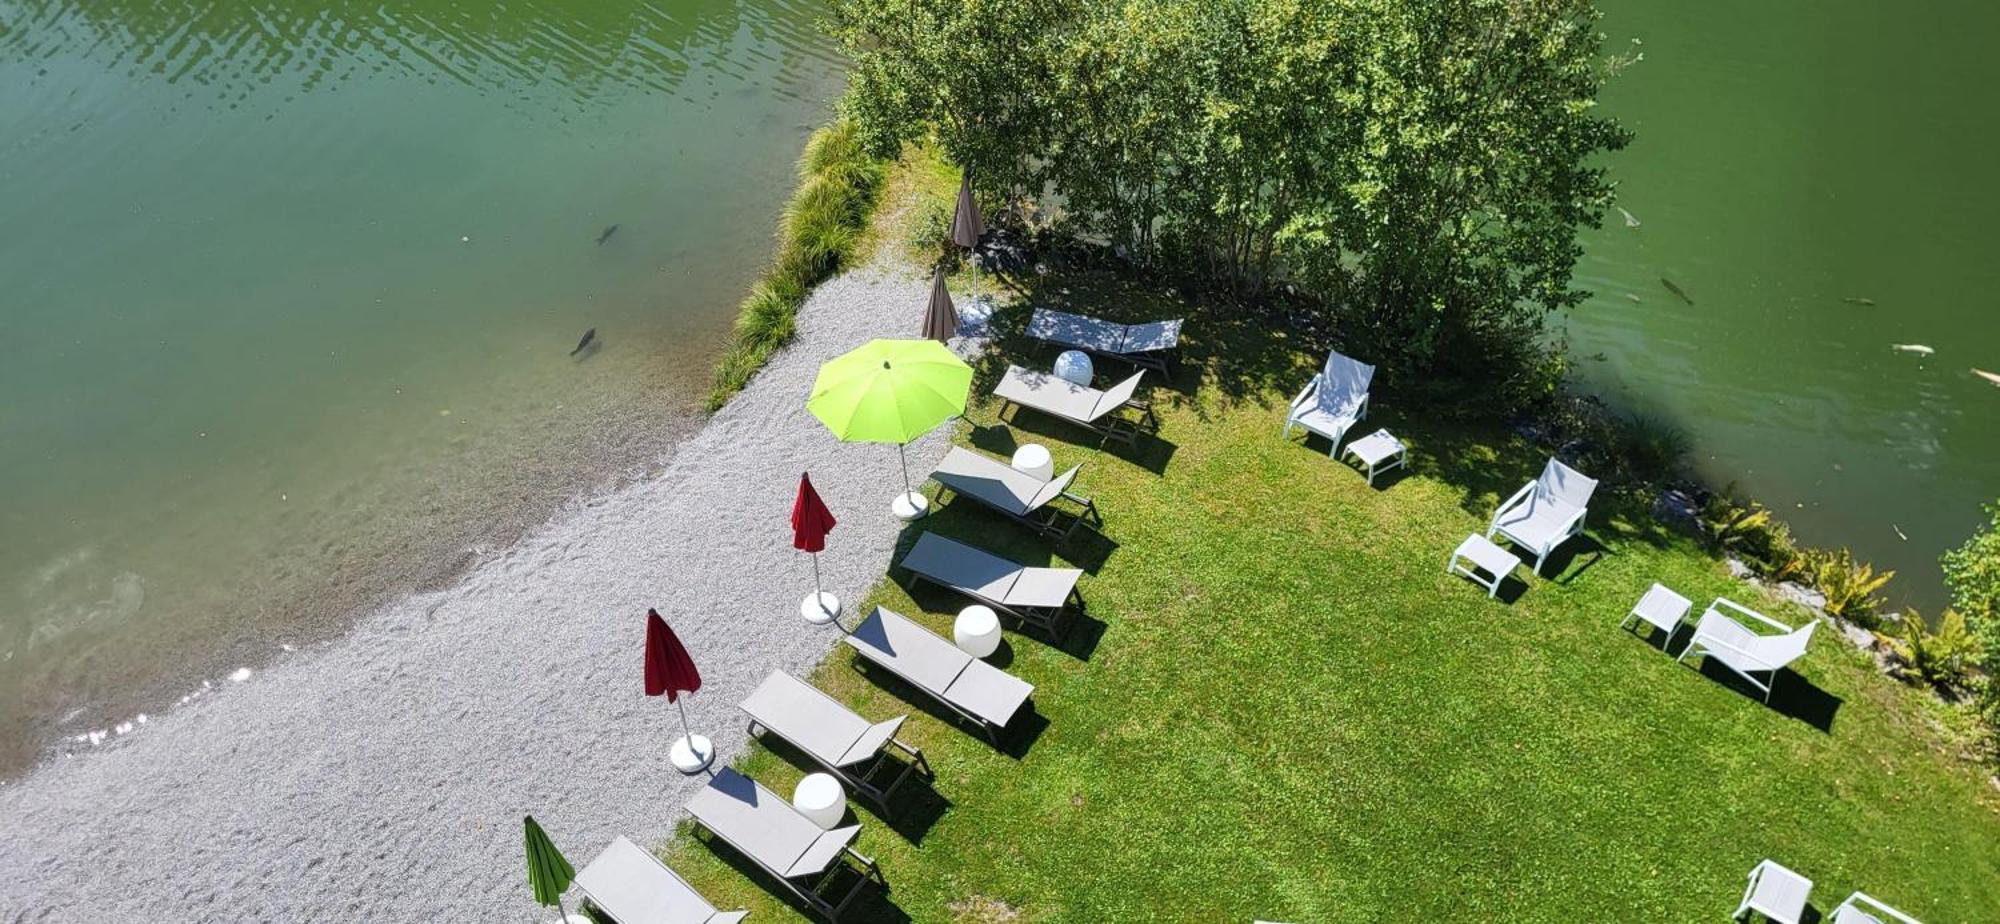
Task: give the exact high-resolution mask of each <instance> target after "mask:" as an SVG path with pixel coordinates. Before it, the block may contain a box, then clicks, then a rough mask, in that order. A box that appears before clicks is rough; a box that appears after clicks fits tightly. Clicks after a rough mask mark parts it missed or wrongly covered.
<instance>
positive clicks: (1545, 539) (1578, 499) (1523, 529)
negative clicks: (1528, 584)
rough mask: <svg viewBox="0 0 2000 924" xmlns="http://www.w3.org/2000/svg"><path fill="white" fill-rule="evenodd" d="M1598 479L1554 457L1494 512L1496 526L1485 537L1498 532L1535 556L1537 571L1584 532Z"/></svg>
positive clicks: (1490, 536)
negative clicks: (1559, 549)
mask: <svg viewBox="0 0 2000 924" xmlns="http://www.w3.org/2000/svg"><path fill="white" fill-rule="evenodd" d="M1596 490H1597V481H1596V480H1595V479H1592V478H1589V477H1586V476H1584V475H1583V474H1582V473H1580V472H1578V471H1577V470H1576V469H1573V468H1570V467H1569V466H1567V465H1564V464H1562V463H1561V462H1558V461H1556V460H1554V459H1550V460H1549V464H1547V465H1544V466H1542V474H1541V477H1539V478H1536V479H1535V480H1534V481H1531V482H1529V483H1528V484H1526V485H1524V486H1522V488H1521V490H1519V491H1515V492H1514V496H1513V497H1510V498H1508V499H1507V502H1506V503H1504V504H1501V505H1500V509H1499V510H1496V511H1494V512H1493V525H1491V526H1489V527H1487V529H1486V537H1487V538H1489V539H1490V538H1492V537H1493V535H1494V534H1495V533H1498V534H1500V535H1501V536H1503V537H1505V538H1506V539H1507V540H1508V541H1509V542H1512V543H1514V544H1515V545H1518V546H1520V547H1521V549H1522V550H1523V551H1525V552H1528V553H1530V554H1532V555H1534V556H1535V573H1536V574H1541V573H1542V563H1543V562H1545V561H1548V560H1549V553H1550V552H1553V551H1555V549H1556V546H1559V545H1562V544H1563V543H1564V542H1566V541H1568V540H1569V539H1570V538H1571V537H1573V536H1575V535H1577V534H1578V533H1581V532H1583V518H1584V515H1585V514H1586V513H1588V512H1589V509H1590V495H1591V494H1592V493H1593V492H1595V491H1596Z"/></svg>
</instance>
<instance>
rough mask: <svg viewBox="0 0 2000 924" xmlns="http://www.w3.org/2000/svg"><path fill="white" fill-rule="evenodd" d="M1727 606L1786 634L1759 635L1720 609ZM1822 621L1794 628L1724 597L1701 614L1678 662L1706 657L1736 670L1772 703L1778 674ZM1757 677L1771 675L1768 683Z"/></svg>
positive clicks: (1798, 655) (1801, 653)
mask: <svg viewBox="0 0 2000 924" xmlns="http://www.w3.org/2000/svg"><path fill="white" fill-rule="evenodd" d="M1721 607H1728V608H1729V609H1731V610H1734V611H1736V612H1738V613H1741V614H1743V615H1745V616H1748V617H1750V618H1751V619H1754V620H1756V621H1758V622H1761V623H1763V624H1764V625H1766V626H1770V627H1771V628H1773V629H1777V630H1778V631H1780V632H1782V633H1784V634H1783V635H1759V634H1757V633H1756V632H1755V631H1753V630H1751V629H1750V628H1749V627H1748V626H1745V625H1744V624H1743V623H1741V622H1738V621H1737V620H1735V619H1734V618H1731V617H1730V616H1729V615H1728V614H1726V613H1724V612H1723V611H1722V610H1721V609H1720V608H1721ZM1818 625H1819V620H1816V619H1815V620H1813V621H1811V622H1808V623H1806V624H1805V625H1804V626H1802V627H1800V628H1797V629H1794V628H1792V627H1791V626H1788V625H1785V624H1784V623H1782V622H1779V621H1777V620H1775V619H1772V618H1771V617H1769V616H1766V615H1764V614H1762V613H1759V612H1757V611H1756V610H1753V609H1750V608H1749V607H1746V606H1743V605H1741V604H1737V603H1732V602H1730V601H1728V600H1724V599H1722V598H1721V597H1717V598H1715V602H1714V603H1711V604H1709V605H1708V610H1707V611H1706V612H1704V613H1702V614H1701V621H1700V622H1697V623H1695V626H1694V637H1693V638H1691V639H1688V644H1687V647H1686V648H1683V649H1681V656H1680V657H1678V658H1675V659H1674V660H1676V661H1685V660H1687V658H1688V656H1689V655H1695V654H1699V655H1707V656H1708V657H1709V658H1710V659H1711V660H1713V661H1716V662H1717V663H1719V664H1721V665H1722V666H1723V667H1726V668H1729V669H1730V670H1732V671H1735V672H1736V673H1737V674H1738V675H1739V676H1741V677H1742V678H1743V679H1744V680H1746V681H1749V683H1750V685H1751V686H1753V687H1756V688H1757V689H1759V690H1762V691H1764V701H1765V702H1767V703H1768V702H1770V701H1771V688H1772V687H1773V686H1776V685H1777V682H1778V671H1780V670H1783V669H1784V668H1785V667H1786V666H1788V665H1790V664H1791V663H1792V662H1793V661H1797V660H1798V659H1799V658H1801V657H1803V656H1804V655H1805V653H1806V643H1807V642H1810V641H1812V634H1813V629H1814V628H1816V627H1817V626H1818ZM1756 674H1769V675H1771V679H1770V680H1769V681H1762V680H1758V679H1757V678H1756V676H1754V675H1756Z"/></svg>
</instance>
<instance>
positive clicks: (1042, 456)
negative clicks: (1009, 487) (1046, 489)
mask: <svg viewBox="0 0 2000 924" xmlns="http://www.w3.org/2000/svg"><path fill="white" fill-rule="evenodd" d="M1008 464H1010V465H1012V466H1014V470H1015V471H1017V472H1021V473H1024V474H1028V475H1033V476H1035V477H1036V478H1039V479H1041V480H1043V481H1047V480H1049V479H1050V478H1054V477H1055V474H1056V461H1055V459H1053V458H1050V457H1049V447H1047V446H1043V445H1042V444H1040V443H1028V444H1026V445H1024V446H1022V447H1021V448H1019V449H1016V450H1014V460H1013V461H1012V462H1010V463H1008Z"/></svg>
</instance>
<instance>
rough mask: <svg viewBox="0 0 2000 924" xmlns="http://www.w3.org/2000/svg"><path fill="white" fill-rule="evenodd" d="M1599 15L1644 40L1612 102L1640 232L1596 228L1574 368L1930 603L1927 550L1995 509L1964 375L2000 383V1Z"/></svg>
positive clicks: (1935, 582) (1995, 440)
mask: <svg viewBox="0 0 2000 924" xmlns="http://www.w3.org/2000/svg"><path fill="white" fill-rule="evenodd" d="M1603 5H1604V7H1605V8H1606V11H1607V14H1606V17H1605V20H1604V27H1605V31H1606V32H1607V34H1608V35H1609V36H1610V41H1609V42H1608V43H1607V45H1608V47H1610V48H1612V49H1613V50H1620V51H1627V52H1629V51H1643V52H1644V54H1645V60H1644V61H1643V62H1640V63H1638V64H1636V65H1634V66H1632V67H1630V68H1629V69H1627V70H1626V71H1625V72H1624V74H1623V76H1621V77H1620V78H1618V79H1617V80H1615V81H1614V82H1613V85H1612V86H1611V88H1610V90H1609V92H1607V93H1606V94H1605V98H1604V102H1605V105H1606V107H1607V109H1608V110H1609V111H1610V112H1611V113H1612V114H1613V115H1615V116H1617V117H1618V118H1619V119H1621V120H1622V121H1624V122H1625V124H1626V125H1627V126H1629V127H1631V128H1632V129H1633V130H1635V131H1636V132H1637V140H1636V141H1635V143H1634V144H1633V145H1632V146H1631V147H1630V148H1629V149H1627V150H1625V151H1623V152H1620V153H1618V154H1616V155H1614V156H1613V157H1612V158H1611V160H1610V163H1611V165H1612V168H1613V172H1614V175H1615V176H1616V177H1617V178H1618V179H1619V180H1620V182H1621V195H1620V203H1619V204H1620V205H1621V206H1623V208H1624V209H1626V210H1627V211H1629V212H1630V213H1631V215H1632V216H1633V218H1634V219H1636V220H1637V221H1638V222H1639V226H1638V227H1636V228H1634V227H1628V225H1627V221H1626V219H1625V218H1624V216H1623V215H1621V214H1620V213H1619V212H1618V211H1616V210H1614V211H1613V212H1612V213H1611V214H1610V215H1609V216H1608V217H1607V220H1606V222H1605V227H1604V228H1603V229H1602V230H1601V231H1598V232H1596V233H1592V234H1588V235H1586V237H1585V241H1584V243H1585V246H1586V249H1587V256H1586V258H1585V260H1584V262H1583V264H1582V265H1581V267H1580V268H1579V276H1580V281H1581V283H1582V284H1583V285H1584V287H1586V288H1589V289H1592V290H1594V291H1595V292H1596V293H1597V296H1596V298H1594V299H1593V300H1592V301H1591V302H1590V303H1589V304H1588V305H1587V306H1585V307H1583V308H1580V309H1578V310H1577V311H1576V312H1575V313H1574V316H1573V317H1572V318H1570V319H1569V321H1568V324H1567V329H1568V333H1569V338H1570V343H1571V346H1572V348H1573V351H1574V354H1575V355H1576V356H1577V357H1578V358H1579V360H1580V362H1579V365H1580V367H1581V368H1580V371H1581V373H1582V375H1583V377H1584V379H1585V380H1586V381H1587V382H1588V383H1589V384H1590V385H1591V386H1593V387H1594V388H1597V389H1599V390H1601V391H1602V392H1603V393H1605V394H1606V395H1607V396H1609V397H1610V398H1612V399H1613V400H1614V402H1615V403H1617V404H1619V405H1622V406H1625V407H1628V408H1636V409H1640V410H1644V411H1647V412H1650V413H1654V414H1658V415H1661V416H1664V417H1667V418H1669V419H1671V420H1673V421H1674V422H1676V423H1678V424H1680V425H1681V426H1682V427H1684V428H1685V429H1686V430H1687V431H1688V432H1689V433H1690V435H1691V436H1692V437H1693V440H1694V444H1695V447H1696V456H1697V461H1698V463H1699V465H1700V468H1701V469H1702V472H1703V474H1704V475H1706V476H1707V477H1708V478H1709V479H1711V480H1713V481H1715V482H1716V483H1717V484H1722V483H1726V482H1728V481H1731V480H1735V481H1738V482H1740V484H1741V486H1742V488H1743V489H1744V490H1745V491H1746V492H1748V493H1749V494H1751V495H1752V496H1755V497H1758V498H1760V499H1763V500H1764V501H1766V502H1767V503H1769V504H1770V505H1771V506H1772V507H1773V508H1775V509H1776V510H1777V511H1778V513H1779V514H1780V515H1781V516H1783V517H1784V518H1785V519H1787V520H1788V521H1789V522H1791V524H1792V525H1793V527H1794V528H1795V532H1796V533H1797V534H1798V535H1799V537H1800V538H1801V539H1803V540H1804V541H1806V542H1808V543H1812V544H1819V545H1850V546H1852V547H1853V548H1854V550H1855V552H1856V553H1857V554H1858V555H1860V556H1861V557H1863V558H1866V559H1869V560H1872V561H1874V562H1875V563H1877V564H1878V565H1881V566H1884V567H1890V568H1894V569H1896V570H1897V571H1898V573H1899V574H1898V577H1897V578H1896V579H1895V581H1894V582H1892V583H1891V584H1890V586H1889V588H1888V595H1889V596H1890V597H1891V599H1892V601H1894V602H1898V603H1904V602H1907V603H1914V604H1916V605H1917V606H1919V607H1921V608H1922V609H1923V610H1924V611H1925V612H1926V613H1932V614H1934V613H1935V612H1936V611H1937V609H1938V607H1939V606H1940V605H1941V604H1942V602H1943V598H1944V593H1943V590H1942V583H1941V582H1942V577H1941V574H1940V573H1939V570H1938V567H1937V557H1938V553H1939V552H1940V551H1942V550H1944V549H1946V548H1950V547H1953V546H1956V545H1958V544H1959V543H1961V542H1963V541H1964V540H1965V538H1966V536H1968V535H1969V534H1970V533H1971V532H1972V530H1973V529H1974V528H1975V527H1976V526H1977V525H1978V524H1979V523H1980V522H1982V521H1983V520H1984V516H1983V515H1982V513H1981V512H1980V509H1979V508H1980V504H1981V503H1984V502H1989V501H1992V500H1994V499H1995V498H1996V497H2000V461H1996V459H2000V387H1995V386H1994V385H1992V384H1990V383H1988V382H1985V381H1983V380H1981V379H1980V378H1978V377H1977V376H1975V375H1974V374H1973V372H1972V370H1973V369H1974V368H1980V369H1986V370H1991V371H1995V372H2000V260H1996V259H1994V254H1995V252H1996V251H2000V224H1996V222H1995V221H1994V215H1995V214H2000V175H1996V174H1995V172H1994V171H1993V167H1992V158H1993V154H1992V152H1993V150H1994V149H1995V146H1996V141H2000V123H1996V122H1995V120H1994V119H1993V105H1992V99H1993V90H1992V87H1993V86H1995V85H1996V84H1997V83H2000V59H1996V58H1994V57H1993V56H1992V55H1991V54H1990V53H1989V49H1988V48H1987V47H1986V46H1987V45H1988V44H1989V41H1988V40H1989V38H1990V37H1991V36H1993V35H1995V34H2000V8H1995V7H1993V6H1991V5H1984V4H1975V3H1971V2H1967V0H1953V2H1949V3H1942V4H1929V5H1926V6H1925V7H1924V8H1922V9H1921V10H1919V9H1915V8H1906V7H1902V6H1897V5H1884V4H1873V3H1865V2H1860V0H1837V2H1821V3H1807V2H1804V0H1780V2H1770V3H1754V4H1729V3H1719V2H1711V0H1696V2H1692V3H1675V4H1647V3H1631V2H1625V0H1609V2H1606V3H1605V4H1603ZM1632 38H1638V39H1640V40H1641V42H1642V44H1640V45H1636V46H1635V45H1629V44H1628V43H1629V41H1630V39H1632ZM1663 279H1665V280H1671V281H1672V282H1673V283H1675V284H1676V285H1678V286H1679V287H1680V288H1681V289H1682V290H1683V291H1684V292H1685V293H1686V294H1687V296H1688V299H1689V300H1691V301H1692V304H1690V303H1689V301H1687V300H1683V299H1681V298H1679V297H1677V296H1676V295H1674V294H1673V293H1672V292H1671V291H1669V290H1668V289H1667V287H1666V285H1665V284H1664V283H1663V282H1662V280H1663ZM1870 303H1872V304H1870ZM1892 344H1919V345H1923V346H1928V347H1931V348H1933V349H1934V350H1935V351H1936V352H1935V353H1933V354H1931V355H1928V356H1925V355H1921V354H1919V353H1915V352H1902V351H1897V350H1895V349H1893V348H1892ZM1600 355H1601V356H1602V359H1598V358H1597V357H1599V356H1600ZM1905 537H1907V538H1905Z"/></svg>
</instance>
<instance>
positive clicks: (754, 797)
mask: <svg viewBox="0 0 2000 924" xmlns="http://www.w3.org/2000/svg"><path fill="white" fill-rule="evenodd" d="M687 811H688V814H689V815H692V816H694V820H695V821H697V822H699V823H700V824H701V826H702V827H704V828H707V829H708V830H709V831H710V832H711V833H713V834H714V835H715V836H716V837H719V838H721V839H722V840H723V841H724V842H725V843H727V844H728V845H729V846H730V847H733V848H735V849H736V852H738V853H741V854H742V855H744V856H745V857H748V858H749V859H750V861H751V862H752V863H755V864H757V865H758V866H760V867H763V868H764V871H765V872H767V873H770V874H771V876H772V877H773V878H775V879H777V880H778V881H779V882H780V883H783V884H784V886H785V888H787V889H789V890H791V892H792V894H793V895H797V896H798V897H799V900H801V901H803V902H805V903H806V904H807V905H810V906H812V908H813V910H815V911H818V912H819V913H821V914H823V915H826V917H827V919H828V920H830V921H837V920H839V919H840V912H842V911H843V910H845V909H846V908H847V905H848V903H850V902H852V901H853V900H854V898H855V896H856V895H859V894H860V893H861V889H862V888H863V887H864V886H866V885H867V884H868V882H869V881H870V880H871V879H872V880H874V881H877V882H880V881H881V879H882V871H881V870H880V869H879V868H877V867H876V865H875V861H874V860H871V859H869V858H867V857H864V856H862V855H861V854H858V853H855V852H854V847H853V844H854V839H855V838H856V837H857V836H859V835H860V834H861V826H860V825H848V826H846V827H843V828H835V829H833V830H831V831H827V830H824V829H822V828H821V827H820V826H819V825H817V824H815V823H814V822H813V820H812V819H810V818H807V817H806V816H805V815H804V814H802V813H800V812H799V810H798V809H795V808H793V807H792V804H791V803H789V802H786V801H785V800H783V799H780V798H778V796H777V794H776V793H773V792H771V791H770V790H768V789H765V788H764V787H763V786H760V785H758V783H757V781H756V780H753V779H751V778H749V777H747V776H744V775H743V774H741V773H738V772H736V770H735V769H734V768H731V767H724V768H722V769H721V770H718V771H716V773H715V775H714V776H713V777H712V778H710V779H709V781H708V785H707V786H704V787H702V790H701V791H700V792H698V793H695V795H694V798H692V799H689V800H688V804H687ZM843 857H847V858H852V859H853V860H854V862H855V864H856V865H857V867H858V871H859V872H860V874H861V875H860V877H859V880H858V881H857V882H855V883H854V885H853V886H852V887H850V888H849V889H848V890H847V892H846V894H844V895H842V896H841V897H840V898H839V900H837V901H835V900H829V899H828V898H826V897H825V896H823V895H821V894H820V889H821V888H823V887H824V886H825V885H826V884H827V883H828V882H829V881H830V880H832V879H833V874H834V873H836V872H838V871H839V870H840V868H841V867H842V865H843V864H842V863H841V860H842V858H843Z"/></svg>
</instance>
